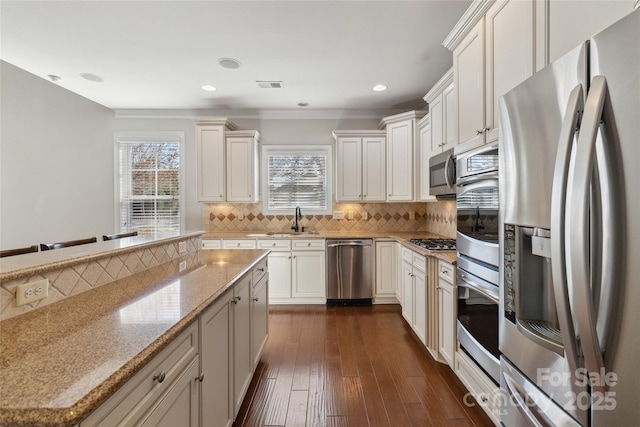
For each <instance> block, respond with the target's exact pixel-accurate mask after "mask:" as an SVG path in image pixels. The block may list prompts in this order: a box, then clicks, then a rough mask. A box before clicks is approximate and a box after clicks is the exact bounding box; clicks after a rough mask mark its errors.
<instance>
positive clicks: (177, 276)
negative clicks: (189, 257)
mask: <svg viewBox="0 0 640 427" xmlns="http://www.w3.org/2000/svg"><path fill="white" fill-rule="evenodd" d="M268 252H269V251H265V250H243V251H227V250H216V251H199V253H200V257H199V260H198V262H197V263H195V264H194V265H193V266H192V268H189V269H187V270H185V271H183V272H178V270H177V269H174V268H173V266H172V263H167V264H161V265H158V266H155V267H151V268H149V269H146V270H144V271H141V272H137V273H135V274H132V275H130V276H128V277H125V278H123V279H119V280H116V281H113V282H111V283H108V284H106V285H104V286H100V287H97V288H94V289H91V290H88V291H85V292H82V293H80V294H77V295H74V296H71V297H69V298H65V299H63V300H60V301H57V302H56V303H53V304H49V305H46V306H44V307H41V308H37V309H34V310H31V311H29V312H27V313H24V314H21V315H19V316H15V317H12V318H10V319H7V320H4V321H2V322H0V377H1V378H2V384H1V385H0V425H12V426H20V425H29V426H39V425H41V426H44V425H47V426H70V425H75V424H77V423H79V422H81V421H82V420H83V419H84V418H86V417H87V416H88V415H89V414H90V413H91V412H92V411H93V410H95V409H96V408H97V407H99V405H100V404H102V403H103V402H104V401H106V400H107V399H108V398H109V397H110V396H111V395H112V394H113V393H114V392H116V390H118V389H119V388H120V387H121V386H123V385H124V384H125V383H126V382H127V380H129V379H130V378H132V377H133V376H134V375H135V374H136V373H137V372H139V371H140V370H141V369H143V368H144V367H145V365H146V364H147V363H148V362H150V361H151V360H152V359H153V358H154V357H155V356H157V355H158V354H159V353H161V352H162V350H163V349H165V348H166V347H167V346H168V345H170V343H171V342H172V341H173V340H174V339H175V338H176V337H178V336H179V335H180V334H181V333H182V332H183V331H185V330H186V329H187V328H189V327H190V326H191V325H193V324H194V323H197V320H198V318H199V315H200V314H201V313H202V312H203V311H205V310H206V309H207V308H208V307H210V306H211V305H213V304H215V302H216V301H217V299H218V298H219V297H220V296H222V295H223V294H225V295H226V294H228V292H226V291H228V290H229V289H231V288H232V287H233V286H234V285H235V283H236V282H237V281H238V280H239V279H240V278H241V277H242V276H246V275H247V274H249V275H250V274H251V271H252V269H253V268H254V267H255V266H256V265H257V264H258V263H260V262H264V259H265V257H266V256H267V255H268Z"/></svg>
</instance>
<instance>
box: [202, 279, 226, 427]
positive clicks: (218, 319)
mask: <svg viewBox="0 0 640 427" xmlns="http://www.w3.org/2000/svg"><path fill="white" fill-rule="evenodd" d="M231 301H233V291H232V290H228V291H227V292H226V293H224V294H223V295H222V296H221V297H219V298H218V300H217V301H216V302H215V303H214V304H213V305H212V306H210V307H209V308H207V309H206V310H205V311H204V312H203V314H202V315H201V316H200V330H201V338H200V339H201V341H200V342H201V361H202V362H201V363H202V365H201V370H202V375H203V380H202V401H203V402H206V404H204V405H202V425H204V426H221V427H230V426H231V425H232V424H233V420H234V412H233V399H232V397H231V396H232V395H233V388H232V387H231V385H232V380H233V339H232V332H233V317H232V308H231V305H232V303H231Z"/></svg>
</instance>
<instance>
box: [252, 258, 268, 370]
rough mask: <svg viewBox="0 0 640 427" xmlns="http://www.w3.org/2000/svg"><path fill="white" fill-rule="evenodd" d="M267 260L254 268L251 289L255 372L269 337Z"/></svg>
mask: <svg viewBox="0 0 640 427" xmlns="http://www.w3.org/2000/svg"><path fill="white" fill-rule="evenodd" d="M267 264H268V262H267V259H263V260H262V261H260V263H258V265H256V266H255V267H254V268H253V282H252V285H253V287H252V289H251V355H252V358H253V370H254V371H255V369H256V367H257V366H258V362H260V356H261V355H262V350H263V349H264V345H265V344H266V342H267V338H268V337H269V299H268V298H269V272H268V271H267Z"/></svg>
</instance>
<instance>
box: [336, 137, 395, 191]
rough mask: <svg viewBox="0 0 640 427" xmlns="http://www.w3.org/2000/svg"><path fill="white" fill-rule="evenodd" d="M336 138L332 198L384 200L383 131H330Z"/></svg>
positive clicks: (384, 156)
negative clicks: (333, 196) (334, 194)
mask: <svg viewBox="0 0 640 427" xmlns="http://www.w3.org/2000/svg"><path fill="white" fill-rule="evenodd" d="M333 137H334V139H335V140H336V200H337V201H338V202H382V201H385V200H386V191H385V189H386V182H385V176H386V132H385V131H383V130H372V131H366V130H363V131H359V130H356V131H334V132H333Z"/></svg>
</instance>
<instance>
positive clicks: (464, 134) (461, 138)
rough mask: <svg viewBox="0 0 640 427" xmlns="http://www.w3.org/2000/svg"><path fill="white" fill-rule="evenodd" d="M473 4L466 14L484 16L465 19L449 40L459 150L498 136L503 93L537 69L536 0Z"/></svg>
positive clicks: (446, 42)
mask: <svg viewBox="0 0 640 427" xmlns="http://www.w3.org/2000/svg"><path fill="white" fill-rule="evenodd" d="M471 7H472V8H478V9H476V10H475V11H474V13H472V14H470V13H467V14H465V17H469V16H476V17H479V18H477V19H475V20H474V19H468V20H462V21H460V22H459V23H458V24H457V25H456V27H454V30H453V31H452V32H451V34H450V35H449V36H448V37H447V39H446V40H445V42H444V45H445V46H446V47H448V48H449V49H452V50H453V75H454V87H455V93H456V105H457V108H456V111H457V114H456V116H457V127H456V131H457V140H458V145H457V146H456V153H461V152H465V151H468V150H470V149H472V148H475V147H478V146H481V145H482V144H486V143H489V142H493V141H495V140H497V138H498V129H499V124H498V110H497V106H498V99H499V98H500V97H501V96H502V95H504V94H505V93H506V92H508V91H509V90H511V89H512V88H513V87H514V86H516V85H517V84H518V83H520V82H522V81H524V80H525V79H526V78H528V77H530V76H531V75H533V72H534V71H535V69H536V67H535V59H536V50H535V47H536V46H535V33H534V30H535V28H534V24H535V11H536V3H535V0H500V1H496V2H495V3H493V4H492V3H491V2H476V3H474V4H473V5H472V6H471ZM471 24H473V26H471ZM465 26H468V27H467V28H465Z"/></svg>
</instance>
